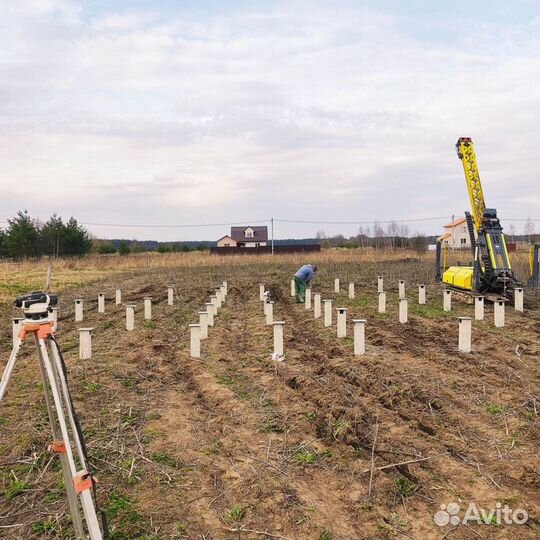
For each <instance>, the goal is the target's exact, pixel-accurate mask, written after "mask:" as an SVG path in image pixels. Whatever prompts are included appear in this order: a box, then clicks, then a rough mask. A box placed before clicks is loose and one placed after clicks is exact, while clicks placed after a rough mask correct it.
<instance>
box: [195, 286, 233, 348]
mask: <svg viewBox="0 0 540 540" xmlns="http://www.w3.org/2000/svg"><path fill="white" fill-rule="evenodd" d="M228 292H229V291H228V285H227V282H226V281H224V282H223V283H222V284H221V285H220V286H219V287H218V288H217V289H216V290H215V294H212V295H210V298H209V301H208V302H206V303H205V306H206V309H205V310H202V311H199V312H198V315H199V322H198V323H194V324H190V325H189V331H190V332H189V333H190V347H189V354H190V356H191V358H200V357H201V341H202V340H204V339H207V338H208V329H209V328H210V327H213V326H214V319H215V317H217V316H218V313H219V310H220V309H221V308H222V306H223V303H224V302H225V299H226V298H227V294H228Z"/></svg>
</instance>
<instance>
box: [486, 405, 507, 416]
mask: <svg viewBox="0 0 540 540" xmlns="http://www.w3.org/2000/svg"><path fill="white" fill-rule="evenodd" d="M486 411H487V412H488V413H489V414H502V413H504V407H503V406H502V405H498V404H497V403H488V404H487V405H486Z"/></svg>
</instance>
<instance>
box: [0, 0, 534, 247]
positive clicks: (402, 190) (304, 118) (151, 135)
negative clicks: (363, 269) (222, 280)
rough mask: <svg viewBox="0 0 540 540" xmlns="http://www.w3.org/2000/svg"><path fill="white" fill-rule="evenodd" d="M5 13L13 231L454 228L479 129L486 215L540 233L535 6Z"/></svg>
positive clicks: (0, 25)
mask: <svg viewBox="0 0 540 540" xmlns="http://www.w3.org/2000/svg"><path fill="white" fill-rule="evenodd" d="M0 9H1V13H2V17H1V18H0V193H1V196H0V222H5V221H6V220H7V219H8V218H10V217H13V216H14V215H15V213H16V212H17V211H18V210H21V209H27V210H28V211H29V213H30V215H31V216H33V217H35V218H38V219H42V220H45V219H47V218H48V217H49V216H50V215H51V214H52V213H54V212H56V213H57V214H59V215H61V216H63V217H64V218H69V217H70V216H72V215H73V216H75V217H76V218H77V219H78V220H79V221H80V222H82V223H85V224H87V225H86V226H87V228H88V229H89V231H90V232H91V233H92V234H93V235H94V236H95V237H98V238H133V239H139V240H144V239H154V240H162V241H170V240H190V239H193V240H202V239H205V240H213V239H217V238H219V237H221V236H223V235H224V234H226V233H227V232H228V231H229V224H231V223H235V224H246V225H248V224H251V225H254V224H264V223H266V222H268V220H269V219H270V218H272V217H273V218H274V219H275V220H276V221H275V236H276V238H291V237H297V238H299V237H307V236H313V235H314V234H315V233H316V232H317V231H324V232H325V233H326V234H328V235H332V234H336V233H343V234H345V235H346V236H348V235H353V234H356V233H357V232H358V229H359V227H360V223H364V224H363V225H362V226H363V227H364V229H365V228H366V227H367V226H368V225H367V224H368V223H372V222H373V221H375V220H377V221H382V222H384V221H389V220H407V223H406V224H407V226H408V228H409V231H410V232H411V234H412V233H416V232H421V233H426V234H437V233H440V232H441V227H442V225H444V224H445V223H446V222H448V221H449V220H450V216H452V215H463V212H464V210H466V209H468V208H469V202H468V196H467V190H466V185H465V180H464V175H463V169H462V166H461V163H460V161H459V160H458V158H457V156H456V153H455V148H454V145H455V142H456V140H457V139H458V137H460V136H468V137H472V139H473V141H474V142H475V148H476V153H477V158H478V164H479V170H480V174H481V178H482V183H483V188H484V193H485V197H486V203H487V206H488V207H494V208H497V210H498V212H499V216H500V217H501V220H502V223H503V226H505V228H506V230H507V231H508V230H509V228H510V227H513V228H514V229H515V230H516V232H518V233H520V232H522V231H523V226H524V221H520V220H525V219H526V218H528V217H530V218H532V219H536V220H538V221H536V229H537V231H540V187H539V186H540V129H539V127H538V119H539V118H540V4H539V3H538V2H537V1H536V0H515V1H513V2H511V3H509V2H507V1H506V0H504V1H502V0H489V1H488V0H485V1H483V0H468V1H464V0H453V1H452V2H438V1H435V0H430V1H427V0H425V1H420V0H407V1H405V0H366V1H363V2H352V1H341V0H336V1H332V2H317V1H315V0H311V1H309V2H308V1H305V2H300V1H299V2H297V1H290V0H289V1H283V2H280V1H274V2H256V1H249V2H248V1H238V0H235V1H226V0H220V1H218V0H215V1H205V0H198V1H194V0H187V1H182V2H178V1H176V0H154V1H152V2H150V1H143V0H132V1H130V2H124V1H119V0H101V1H94V2H77V1H71V0H17V1H16V2H13V1H12V0H0ZM432 218H433V219H432ZM291 221H303V222H306V221H307V222H348V223H346V224H345V223H343V224H328V223H321V224H317V223H291ZM203 224H219V225H216V226H212V227H202V226H200V225H203ZM128 225H133V226H128ZM134 225H137V226H136V227H135V226H134ZM178 225H189V227H178ZM0 226H2V225H1V224H0ZM4 226H5V225H4Z"/></svg>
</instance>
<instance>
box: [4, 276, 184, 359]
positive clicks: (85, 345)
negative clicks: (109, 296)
mask: <svg viewBox="0 0 540 540" xmlns="http://www.w3.org/2000/svg"><path fill="white" fill-rule="evenodd" d="M174 291H175V286H174V285H167V304H168V305H169V306H172V305H174V299H175V294H174ZM143 301H144V319H145V320H152V297H151V296H145V297H144V300H143ZM74 303H75V317H74V318H75V322H83V321H84V299H82V298H76V299H75V300H74ZM115 305H116V306H120V305H122V290H121V289H116V291H115ZM124 306H125V308H126V330H127V331H128V332H131V331H133V330H134V329H135V308H136V307H137V305H136V304H124ZM97 312H98V313H100V314H104V313H105V312H106V298H105V293H99V294H98V297H97ZM58 313H59V306H54V307H52V308H51V312H50V316H49V319H50V321H51V323H52V328H53V331H55V332H56V330H57V329H58ZM23 320H24V319H22V318H19V317H16V318H14V319H13V342H14V343H15V340H16V339H17V337H18V335H19V332H20V329H21V324H22V321H23ZM93 331H94V329H93V328H79V358H80V359H81V360H89V359H91V358H92V333H93Z"/></svg>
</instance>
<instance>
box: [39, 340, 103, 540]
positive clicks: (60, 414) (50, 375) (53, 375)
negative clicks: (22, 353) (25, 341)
mask: <svg viewBox="0 0 540 540" xmlns="http://www.w3.org/2000/svg"><path fill="white" fill-rule="evenodd" d="M38 351H39V354H40V360H41V361H42V362H43V365H44V367H45V372H46V375H47V379H48V381H49V386H50V389H51V393H52V397H53V401H54V408H55V409H56V416H57V421H58V425H59V428H60V433H61V434H62V441H63V443H64V448H65V453H64V455H65V457H66V460H67V463H68V467H69V474H70V478H66V484H67V483H71V485H72V486H73V487H74V477H75V476H77V468H76V465H75V460H74V457H73V451H72V448H71V441H70V438H69V431H68V425H67V422H66V418H65V416H64V407H63V403H62V395H61V394H62V392H61V389H60V388H59V386H58V378H57V373H58V370H56V369H54V367H53V365H52V364H51V361H50V359H49V353H48V351H47V345H46V343H45V340H44V339H42V338H39V339H38ZM62 379H63V374H62ZM68 413H69V411H68ZM70 416H71V415H70ZM70 424H71V425H73V419H72V418H70ZM88 500H90V504H89V501H88ZM80 502H81V505H82V509H83V513H84V517H85V520H86V526H87V528H88V533H89V537H90V539H91V540H102V538H103V537H102V535H101V530H100V528H99V524H98V521H97V516H96V511H95V508H94V505H93V501H92V496H91V495H90V493H89V491H88V490H85V491H82V492H81V493H80ZM77 511H78V508H77Z"/></svg>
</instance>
